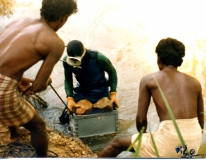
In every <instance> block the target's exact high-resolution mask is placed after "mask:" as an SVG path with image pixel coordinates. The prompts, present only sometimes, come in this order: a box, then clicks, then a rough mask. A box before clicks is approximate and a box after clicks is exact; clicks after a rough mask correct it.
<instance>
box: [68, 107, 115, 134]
mask: <svg viewBox="0 0 206 160" xmlns="http://www.w3.org/2000/svg"><path fill="white" fill-rule="evenodd" d="M69 124H70V129H71V133H72V134H73V136H75V137H79V138H81V137H92V136H102V135H105V134H111V133H115V132H117V131H118V111H117V110H116V109H115V110H113V111H111V112H103V113H92V114H88V115H76V114H74V113H73V114H72V115H70V122H69Z"/></svg>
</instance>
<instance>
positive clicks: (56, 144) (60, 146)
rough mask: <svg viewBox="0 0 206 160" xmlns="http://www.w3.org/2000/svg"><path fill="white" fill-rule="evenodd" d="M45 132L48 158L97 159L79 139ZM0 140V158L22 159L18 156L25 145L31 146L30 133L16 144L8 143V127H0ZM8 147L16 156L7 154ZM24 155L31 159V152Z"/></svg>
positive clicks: (27, 151) (48, 130)
mask: <svg viewBox="0 0 206 160" xmlns="http://www.w3.org/2000/svg"><path fill="white" fill-rule="evenodd" d="M47 132H48V135H49V148H48V157H58V158H97V155H96V154H94V153H93V152H92V151H91V150H90V148H89V147H88V146H87V145H85V144H83V142H82V141H81V140H80V139H79V138H76V137H68V136H65V135H63V134H61V133H56V132H54V131H53V130H51V129H50V128H48V127H47ZM0 139H1V141H0V157H9V158H11V157H12V158H17V157H22V155H20V153H21V152H20V151H21V150H23V149H25V150H26V148H27V145H29V146H31V143H30V133H28V134H25V135H23V136H22V137H21V138H20V139H18V140H17V141H16V142H14V143H10V133H9V130H8V127H6V126H2V125H0ZM8 146H12V147H13V148H14V149H15V150H16V154H15V152H9V150H11V148H9V147H8ZM6 147H7V148H6ZM8 148H9V149H8ZM31 148H32V147H31ZM32 149H33V148H32ZM24 155H25V157H31V156H32V152H31V151H29V149H28V150H26V152H25V153H24ZM34 157H35V156H34Z"/></svg>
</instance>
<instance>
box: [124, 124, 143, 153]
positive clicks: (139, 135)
mask: <svg viewBox="0 0 206 160" xmlns="http://www.w3.org/2000/svg"><path fill="white" fill-rule="evenodd" d="M143 131H144V127H142V129H141V131H140V132H139V134H138V136H137V138H136V139H135V141H134V142H133V143H132V144H131V145H130V146H129V147H128V149H127V152H128V151H130V150H131V149H132V147H133V146H134V144H135V143H136V142H137V141H139V143H138V145H137V149H136V150H135V157H139V154H140V149H141V142H142V134H143ZM127 152H126V153H127ZM126 153H125V154H126Z"/></svg>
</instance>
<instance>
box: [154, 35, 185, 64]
mask: <svg viewBox="0 0 206 160" xmlns="http://www.w3.org/2000/svg"><path fill="white" fill-rule="evenodd" d="M155 52H156V53H157V55H158V56H159V58H160V60H161V61H162V63H163V64H164V65H173V66H174V67H178V66H181V64H182V62H183V59H182V58H183V57H184V56H185V46H184V44H183V43H182V42H180V41H178V40H177V39H174V38H170V37H169V38H166V39H162V40H160V41H159V43H158V44H157V46H156V49H155Z"/></svg>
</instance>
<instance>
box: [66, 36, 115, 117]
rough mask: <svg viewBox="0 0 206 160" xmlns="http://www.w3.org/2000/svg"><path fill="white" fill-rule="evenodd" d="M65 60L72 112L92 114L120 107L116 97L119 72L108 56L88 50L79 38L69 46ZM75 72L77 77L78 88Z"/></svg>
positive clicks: (68, 96)
mask: <svg viewBox="0 0 206 160" xmlns="http://www.w3.org/2000/svg"><path fill="white" fill-rule="evenodd" d="M63 61H64V63H63V66H64V75H65V81H64V86H65V91H66V95H67V102H68V109H69V111H74V110H75V113H76V114H88V113H91V112H94V111H98V112H99V111H111V110H112V109H113V107H116V108H119V103H118V101H117V98H116V92H117V91H116V87H117V73H116V70H115V68H114V66H113V65H112V63H111V62H110V60H109V59H108V58H107V57H106V56H104V55H103V54H102V53H100V52H98V51H95V50H89V49H86V48H85V47H84V45H83V44H82V42H80V41H78V40H72V41H70V42H69V43H68V45H67V56H65V57H64V58H63ZM105 73H107V75H108V78H107V77H106V75H105ZM73 74H74V75H75V78H76V80H77V84H76V86H75V87H73ZM109 88H110V90H109ZM69 111H68V112H69Z"/></svg>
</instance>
